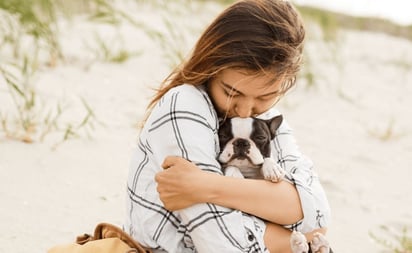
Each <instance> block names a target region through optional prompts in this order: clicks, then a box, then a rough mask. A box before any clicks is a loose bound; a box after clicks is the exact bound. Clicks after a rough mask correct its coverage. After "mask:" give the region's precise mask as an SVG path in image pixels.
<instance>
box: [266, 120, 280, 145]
mask: <svg viewBox="0 0 412 253" xmlns="http://www.w3.org/2000/svg"><path fill="white" fill-rule="evenodd" d="M282 121H283V116H282V115H279V116H276V117H274V118H272V119H269V120H266V123H267V124H268V126H269V130H270V138H271V139H273V138H275V135H276V130H277V129H278V128H279V126H280V124H282Z"/></svg>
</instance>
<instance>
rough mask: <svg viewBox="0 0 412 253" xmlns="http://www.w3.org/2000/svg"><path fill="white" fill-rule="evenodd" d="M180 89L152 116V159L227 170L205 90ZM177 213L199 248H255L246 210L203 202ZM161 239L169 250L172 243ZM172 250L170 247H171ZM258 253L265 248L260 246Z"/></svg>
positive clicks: (205, 168)
mask: <svg viewBox="0 0 412 253" xmlns="http://www.w3.org/2000/svg"><path fill="white" fill-rule="evenodd" d="M191 89H194V88H190V89H189V88H184V87H182V88H180V89H176V90H174V91H172V92H169V93H168V94H166V95H165V96H164V97H163V99H162V100H161V101H160V102H159V104H158V105H157V107H155V108H154V111H153V112H152V115H151V118H149V123H150V126H149V129H148V138H147V140H148V141H149V144H150V147H151V149H152V151H153V152H152V154H153V156H154V157H153V160H155V161H157V162H158V163H159V164H158V165H159V168H160V164H161V163H162V162H163V160H164V158H165V157H166V156H168V155H176V156H181V157H183V158H185V159H187V160H189V161H191V162H194V163H195V164H196V165H197V166H198V167H199V168H201V169H202V170H207V171H211V172H215V173H219V174H222V172H221V169H220V165H219V163H218V162H217V160H216V159H215V158H216V155H217V153H216V152H217V146H216V145H218V144H217V143H218V141H217V134H216V133H217V130H218V125H217V124H218V120H217V117H216V115H215V112H214V109H213V106H212V105H211V103H210V101H209V100H208V99H207V97H206V94H203V93H202V92H200V91H197V92H193V90H191ZM173 213H176V214H177V215H178V216H179V217H180V219H181V221H182V226H183V227H184V229H185V231H187V232H188V234H189V235H190V237H191V240H192V241H193V244H194V246H195V248H196V251H197V252H251V250H252V249H254V250H256V245H253V242H252V241H250V240H247V231H246V228H245V226H244V225H243V222H242V212H240V211H237V210H232V209H229V208H225V207H221V206H217V205H214V204H209V203H204V204H197V205H194V206H192V207H189V208H185V209H183V210H179V211H177V212H173ZM158 243H159V244H160V245H161V246H162V247H163V248H165V249H168V245H167V241H162V237H161V236H160V237H159V241H158ZM168 250H169V249H168ZM256 252H263V250H258V251H256Z"/></svg>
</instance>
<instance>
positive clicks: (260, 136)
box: [218, 115, 285, 182]
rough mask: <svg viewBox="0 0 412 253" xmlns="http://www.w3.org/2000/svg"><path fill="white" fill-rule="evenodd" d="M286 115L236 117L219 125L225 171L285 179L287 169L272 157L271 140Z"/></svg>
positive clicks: (250, 176) (236, 174) (264, 177)
mask: <svg viewBox="0 0 412 253" xmlns="http://www.w3.org/2000/svg"><path fill="white" fill-rule="evenodd" d="M282 120H283V118H282V115H280V116H276V117H274V118H272V119H270V120H263V119H257V118H232V119H228V120H225V121H224V122H223V123H222V125H221V126H220V128H219V144H220V150H221V152H220V155H219V157H218V159H219V162H220V163H221V164H222V166H223V168H224V170H225V171H224V172H225V175H227V176H233V177H240V178H243V177H244V178H253V179H266V180H269V181H272V182H278V181H280V180H282V178H283V177H284V175H285V171H284V169H283V168H282V167H280V166H279V165H278V164H277V163H276V161H275V160H274V159H273V157H272V152H271V148H270V145H271V141H272V140H273V138H275V135H276V130H277V129H278V127H279V126H280V124H281V123H282Z"/></svg>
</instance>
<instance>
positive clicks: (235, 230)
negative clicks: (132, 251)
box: [124, 85, 330, 252]
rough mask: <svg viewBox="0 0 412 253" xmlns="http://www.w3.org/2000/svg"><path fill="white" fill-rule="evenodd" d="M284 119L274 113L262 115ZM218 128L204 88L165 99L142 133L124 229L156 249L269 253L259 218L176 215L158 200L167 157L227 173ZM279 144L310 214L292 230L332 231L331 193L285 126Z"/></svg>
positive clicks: (214, 209)
mask: <svg viewBox="0 0 412 253" xmlns="http://www.w3.org/2000/svg"><path fill="white" fill-rule="evenodd" d="M277 114H279V112H278V111H277V110H275V109H271V110H269V111H267V112H266V113H264V114H262V115H259V117H260V118H270V117H273V116H275V115H277ZM218 125H219V119H218V117H217V114H216V112H215V109H214V107H213V104H212V103H211V101H210V99H209V97H208V94H207V93H206V92H205V91H204V87H195V86H192V85H181V86H178V87H175V88H173V89H171V90H170V91H169V92H167V93H166V94H165V95H164V96H163V97H162V99H161V100H160V101H159V102H158V104H157V105H156V106H155V108H154V109H153V111H152V113H151V115H150V117H149V118H148V119H147V121H146V123H145V126H144V128H143V129H142V131H141V133H140V137H139V141H138V145H137V147H136V148H135V149H134V150H133V154H132V161H131V164H130V172H129V177H128V184H127V190H128V194H127V196H128V198H127V200H126V202H127V210H126V211H127V215H126V221H125V224H124V229H125V230H126V231H127V232H128V233H130V235H131V236H133V237H134V238H135V239H136V240H137V241H139V242H141V243H142V244H143V245H145V246H148V247H151V248H153V249H155V252H156V251H158V252H165V251H166V252H218V251H219V252H267V250H266V249H265V246H264V244H263V233H264V226H265V225H264V223H263V221H261V220H260V219H258V218H256V217H251V216H250V215H247V214H243V213H242V212H240V211H237V210H233V209H229V208H225V207H221V206H217V205H214V204H210V203H204V204H197V205H194V206H192V207H189V208H186V209H183V210H179V211H174V212H170V211H168V210H166V209H165V208H164V207H163V204H162V202H161V200H160V199H159V195H158V192H157V190H156V186H157V185H156V182H155V180H154V176H155V174H156V173H157V172H159V171H161V170H162V167H161V164H162V162H163V160H164V159H165V157H166V156H169V155H175V156H181V157H183V158H185V159H187V160H189V161H192V162H194V163H195V164H196V165H197V166H198V167H199V168H201V169H202V170H207V171H211V172H214V173H218V174H222V171H221V167H220V164H219V163H218V162H217V160H216V157H217V155H218V153H219V141H218V135H217V131H218ZM272 144H273V145H272V152H273V157H274V158H275V159H277V161H278V163H279V164H280V166H282V167H283V168H284V169H285V170H286V171H287V175H286V179H287V180H289V181H290V182H291V183H293V184H294V185H295V186H296V188H297V190H298V193H299V196H300V199H301V203H302V208H303V213H304V219H303V220H301V221H300V222H298V223H296V224H291V225H289V226H286V227H288V228H289V229H291V230H298V231H301V232H304V233H305V232H309V231H312V230H313V229H315V228H319V227H325V226H327V224H328V220H329V216H330V211H329V205H328V202H327V199H326V196H325V193H324V191H323V188H322V186H321V185H320V183H319V179H318V177H317V175H316V173H315V172H314V170H313V165H312V162H311V161H310V160H309V159H307V158H306V157H304V156H303V155H302V154H301V153H300V152H299V150H298V148H297V145H296V143H295V140H294V138H293V136H292V135H291V129H290V128H289V126H288V125H287V123H286V122H285V121H284V122H283V123H282V124H281V126H280V127H279V129H278V132H277V136H276V137H275V139H274V141H273V143H272ZM247 224H249V225H247ZM250 224H252V225H250ZM256 231H258V232H256Z"/></svg>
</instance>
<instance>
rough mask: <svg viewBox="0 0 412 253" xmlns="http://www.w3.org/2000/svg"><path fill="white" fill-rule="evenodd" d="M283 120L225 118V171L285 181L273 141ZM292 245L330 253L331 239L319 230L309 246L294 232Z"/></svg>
mask: <svg viewBox="0 0 412 253" xmlns="http://www.w3.org/2000/svg"><path fill="white" fill-rule="evenodd" d="M282 121H283V117H282V115H279V116H276V117H273V118H272V119H269V120H263V119H258V118H231V119H227V120H225V121H224V122H223V123H222V124H221V125H220V127H219V144H220V150H221V152H220V154H219V156H218V160H219V162H220V163H221V164H222V168H223V170H224V174H225V175H226V176H232V177H237V178H252V179H265V180H269V181H271V182H274V183H276V182H279V181H281V180H282V179H283V178H284V176H285V170H284V169H283V168H282V167H280V166H279V165H278V164H277V163H276V161H275V159H274V158H273V157H272V152H271V145H272V144H271V142H272V140H273V139H274V138H275V136H276V130H277V129H278V128H279V126H280V124H281V123H282ZM290 245H291V248H292V252H293V253H307V252H314V253H329V244H328V241H327V240H326V238H325V237H324V236H323V235H322V234H320V233H315V235H314V239H313V240H312V242H311V244H310V245H311V246H310V249H309V245H308V243H307V241H306V237H305V236H304V235H303V234H302V233H300V232H296V231H293V233H292V235H291V238H290ZM309 250H311V251H309Z"/></svg>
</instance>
